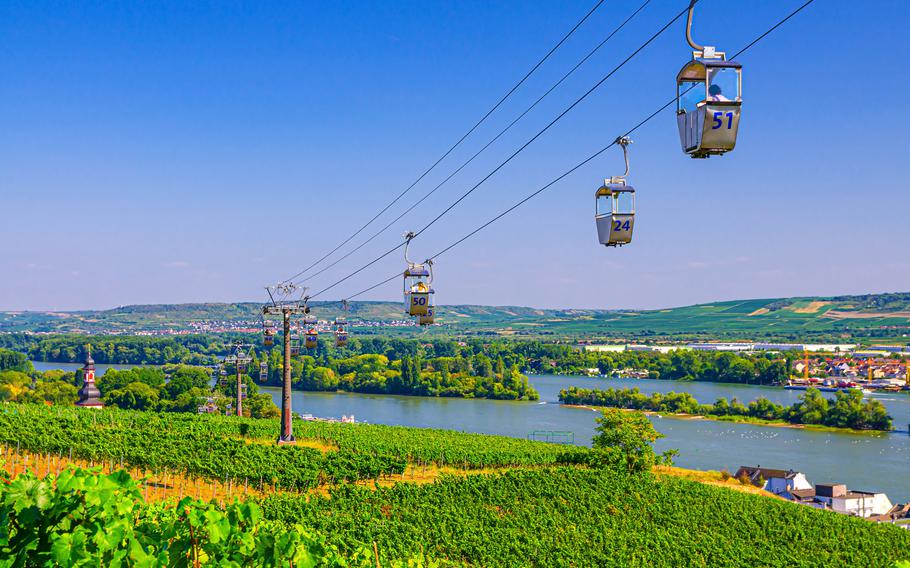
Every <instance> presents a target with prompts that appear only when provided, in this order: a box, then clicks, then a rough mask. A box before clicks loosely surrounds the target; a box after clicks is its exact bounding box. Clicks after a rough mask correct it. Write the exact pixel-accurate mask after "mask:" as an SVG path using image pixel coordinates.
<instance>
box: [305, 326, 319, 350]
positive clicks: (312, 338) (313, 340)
mask: <svg viewBox="0 0 910 568" xmlns="http://www.w3.org/2000/svg"><path fill="white" fill-rule="evenodd" d="M303 337H304V339H303V346H304V347H306V348H307V349H316V346H317V345H319V342H318V341H317V339H318V337H319V331H318V330H317V329H316V328H315V327H310V328H307V330H306V334H305V335H304V336H303Z"/></svg>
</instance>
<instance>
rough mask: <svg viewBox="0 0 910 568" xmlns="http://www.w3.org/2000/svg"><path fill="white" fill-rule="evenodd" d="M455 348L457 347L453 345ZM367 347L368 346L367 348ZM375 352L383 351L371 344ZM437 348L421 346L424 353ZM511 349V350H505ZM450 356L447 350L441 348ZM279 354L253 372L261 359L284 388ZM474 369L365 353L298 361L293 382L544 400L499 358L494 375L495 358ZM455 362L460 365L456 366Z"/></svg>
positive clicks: (479, 360) (446, 360)
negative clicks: (375, 349)
mask: <svg viewBox="0 0 910 568" xmlns="http://www.w3.org/2000/svg"><path fill="white" fill-rule="evenodd" d="M451 343H452V344H454V345H457V344H455V343H454V342H451ZM360 345H361V348H364V349H366V348H368V347H366V345H367V343H366V342H364V343H361V344H360ZM369 345H371V346H372V347H374V348H383V346H382V345H381V344H380V345H376V344H375V342H369ZM418 345H419V344H417V343H416V342H399V345H397V346H386V349H385V350H386V351H387V352H389V353H390V354H391V353H392V352H408V351H409V347H410V346H413V347H415V349H414V351H417V349H416V347H417V346H418ZM430 349H432V350H433V351H435V347H434V346H433V345H430V347H425V346H420V350H422V351H423V352H424V353H426V352H428V351H429V350H430ZM503 349H505V348H503ZM441 350H443V351H446V349H444V348H443V349H441ZM276 351H277V350H276V349H273V350H272V351H271V354H270V355H268V356H266V354H262V355H258V354H257V355H254V358H253V362H252V364H251V365H252V368H258V365H259V363H260V361H261V360H265V361H267V362H268V364H269V373H268V377H269V379H268V383H270V384H273V385H278V384H280V383H281V381H282V378H281V372H280V371H281V366H282V364H283V363H282V360H281V358H279V357H276V356H274V354H275V352H276ZM470 357H471V361H472V363H471V364H468V363H467V362H466V361H465V360H464V359H462V360H461V361H458V360H457V359H455V360H453V358H452V357H425V358H421V357H418V356H412V355H404V356H402V358H401V359H398V360H395V359H392V358H390V356H387V355H384V354H376V353H363V354H359V355H353V356H350V357H334V356H331V355H329V354H327V353H326V354H323V356H322V357H320V358H319V360H317V358H316V357H313V356H310V355H305V356H303V357H301V358H300V360H299V362H298V361H296V360H295V361H293V362H292V367H291V378H292V381H293V383H294V385H295V386H296V387H298V388H302V389H304V390H317V391H321V390H344V391H351V392H363V393H375V394H402V395H416V396H447V397H462V398H491V399H498V400H537V399H538V398H539V395H538V393H537V391H536V390H534V388H533V387H531V386H530V384H529V383H528V378H527V377H526V376H524V375H522V374H521V373H520V371H519V370H518V368H516V367H515V366H509V367H507V366H506V364H505V362H504V361H503V360H502V358H501V357H500V358H499V361H498V364H497V370H494V367H493V364H492V363H491V361H490V358H489V357H487V356H486V355H484V354H483V353H474V354H472V355H470ZM453 363H454V364H453Z"/></svg>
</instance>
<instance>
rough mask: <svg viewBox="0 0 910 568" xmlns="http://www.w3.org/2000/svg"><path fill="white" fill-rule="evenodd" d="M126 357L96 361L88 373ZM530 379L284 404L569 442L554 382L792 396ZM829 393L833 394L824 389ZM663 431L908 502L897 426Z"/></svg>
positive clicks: (693, 463) (579, 417)
mask: <svg viewBox="0 0 910 568" xmlns="http://www.w3.org/2000/svg"><path fill="white" fill-rule="evenodd" d="M33 363H34V365H35V368H36V369H37V370H39V371H44V370H48V369H65V370H75V369H77V368H79V367H81V365H80V364H75V363H72V364H68V363H43V362H33ZM129 367H131V365H96V369H97V373H98V374H99V375H101V374H103V373H104V371H106V370H107V369H109V368H117V369H122V368H129ZM529 379H530V382H531V384H532V385H533V386H534V388H536V389H537V391H538V392H539V393H540V400H539V401H535V402H514V401H497V400H469V399H457V398H428V397H410V396H392V395H369V394H357V393H315V392H303V391H294V397H293V409H294V411H295V412H298V413H309V414H312V415H314V416H318V417H326V418H327V417H333V418H340V417H341V416H342V415H346V414H354V415H355V416H356V418H357V420H358V421H366V422H370V423H373V424H390V425H399V426H415V427H419V428H445V429H449V430H461V431H465V432H478V433H482V434H498V435H502V436H512V437H516V438H525V437H527V436H528V434H529V433H530V432H532V431H534V430H551V431H568V432H572V433H573V434H574V436H575V443H577V444H586V445H590V443H591V438H592V436H593V435H594V426H595V423H594V420H595V418H596V417H597V413H596V412H592V411H590V410H585V409H578V408H567V407H564V406H562V405H560V404H559V403H558V396H559V390H560V389H563V388H568V387H570V386H577V387H582V388H600V389H606V388H610V387H613V388H631V387H637V388H638V389H639V390H641V391H642V392H644V393H652V392H670V391H676V392H688V393H691V394H692V396H694V397H695V398H696V399H698V401H699V402H702V403H711V402H714V400H715V399H717V398H718V397H721V396H723V397H726V398H727V399H731V398H733V397H736V398H738V399H739V400H740V401H741V402H743V403H749V402H750V401H752V400H754V399H756V398H758V397H760V396H764V397H766V398H768V399H770V400H772V401H774V402H777V403H780V404H787V405H789V404H792V403H794V402H796V400H797V399H798V397H799V396H800V395H801V394H802V392H800V391H788V390H784V389H781V388H777V387H759V386H751V385H731V384H722V383H699V382H679V381H658V380H649V379H601V378H588V377H568V376H560V375H532V376H530V377H529ZM262 390H263V391H264V392H267V393H269V394H270V395H271V396H272V398H273V399H274V401H275V404H278V405H280V404H281V398H280V396H281V389H279V388H272V387H265V388H262ZM825 394H826V396H828V397H829V398H830V397H833V394H830V393H825ZM869 396H871V397H873V398H876V399H878V400H880V401H881V402H882V403H883V404H884V405H885V406H886V407H887V408H888V412H889V413H890V414H891V416H892V417H893V418H894V425H895V427H896V428H899V429H905V428H907V425H908V424H910V396H908V395H907V394H903V393H898V394H890V393H888V394H872V395H869ZM650 418H651V421H652V422H653V423H654V425H655V427H656V428H657V430H658V431H660V432H661V433H663V434H664V435H665V438H663V439H661V440H659V441H658V442H657V444H656V448H657V451H659V452H662V451H664V450H667V449H670V448H675V449H677V450H679V456H678V457H677V458H676V464H677V465H679V466H681V467H687V468H692V469H714V470H720V469H724V468H726V469H727V470H729V471H730V472H731V473H733V472H735V471H736V469H737V468H738V467H739V466H740V465H763V466H765V467H772V468H778V469H790V468H792V469H794V470H797V471H802V472H803V473H805V474H806V475H807V477H808V478H809V481H810V482H812V483H832V482H837V483H847V484H848V486H849V487H850V488H852V489H859V490H866V491H884V492H885V493H887V494H888V497H890V499H891V501H892V502H894V503H898V502H907V501H910V483H908V481H907V477H906V476H907V474H908V473H910V435H908V434H907V433H906V431H904V432H903V433H876V434H871V433H869V434H852V433H844V432H817V431H812V430H802V429H796V428H780V427H773V426H758V425H753V424H735V423H730V422H715V421H711V420H686V419H679V418H671V417H658V416H651V417H650Z"/></svg>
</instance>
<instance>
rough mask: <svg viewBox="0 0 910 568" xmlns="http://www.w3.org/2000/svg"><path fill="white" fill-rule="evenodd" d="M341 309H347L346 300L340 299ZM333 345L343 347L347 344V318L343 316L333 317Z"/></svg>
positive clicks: (344, 310)
mask: <svg viewBox="0 0 910 568" xmlns="http://www.w3.org/2000/svg"><path fill="white" fill-rule="evenodd" d="M341 309H342V311H343V312H347V311H348V301H347V300H342V301H341ZM334 326H335V347H344V346H345V345H347V344H348V330H347V326H348V320H347V318H345V317H344V316H338V317H336V318H335V324H334Z"/></svg>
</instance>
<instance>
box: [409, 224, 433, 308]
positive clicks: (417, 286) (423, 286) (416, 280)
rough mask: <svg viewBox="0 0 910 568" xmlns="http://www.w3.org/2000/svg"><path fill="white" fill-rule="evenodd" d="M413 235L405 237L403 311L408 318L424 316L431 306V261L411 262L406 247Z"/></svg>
mask: <svg viewBox="0 0 910 568" xmlns="http://www.w3.org/2000/svg"><path fill="white" fill-rule="evenodd" d="M414 236H415V235H414V233H408V234H406V235H405V239H407V242H406V244H405V247H404V260H405V262H407V264H408V267H407V268H406V269H405V271H404V311H405V313H406V314H408V315H409V316H425V315H427V312H428V311H429V310H430V308H431V306H432V305H433V294H434V293H435V291H434V290H433V288H432V284H433V261H432V260H427V261H426V262H425V263H423V264H419V263H416V262H411V260H410V259H409V258H408V247H409V246H410V244H411V239H413V238H414Z"/></svg>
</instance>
